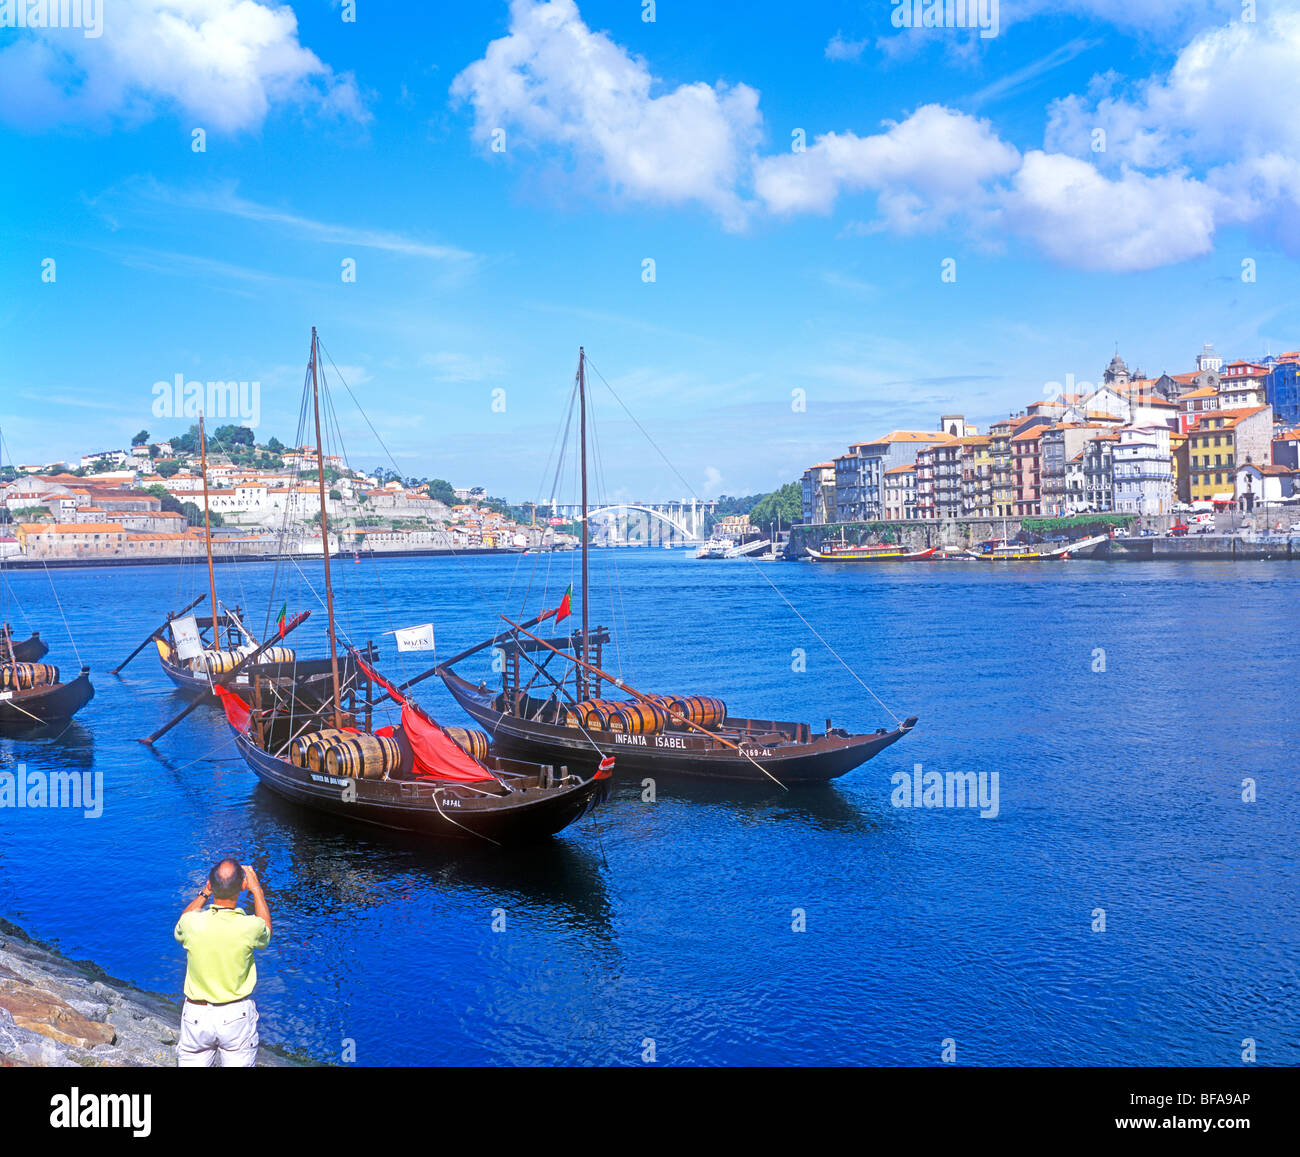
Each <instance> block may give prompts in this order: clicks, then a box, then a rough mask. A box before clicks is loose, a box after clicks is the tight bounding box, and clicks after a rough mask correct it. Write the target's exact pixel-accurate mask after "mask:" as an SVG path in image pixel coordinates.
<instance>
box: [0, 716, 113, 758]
mask: <svg viewBox="0 0 1300 1157" xmlns="http://www.w3.org/2000/svg"><path fill="white" fill-rule="evenodd" d="M94 762H95V736H94V733H93V732H91V731H90V730H88V729H87V728H86V727H85V726H84V725H83V724H81V723H78V722H77V721H76V720H75V719H74V720H72V721H71V722H66V723H57V724H52V725H50V726H48V727H44V728H39V729H35V728H34V729H33V730H32V731H31V732H24V733H23V734H22V735H21V736H19V737H15V738H12V739H5V740H0V765H5V766H12V765H14V764H19V763H26V764H28V765H29V766H31V767H40V768H46V767H49V768H60V769H64V770H68V769H74V768H75V769H77V770H89V769H90V767H91V766H92V765H93V764H94Z"/></svg>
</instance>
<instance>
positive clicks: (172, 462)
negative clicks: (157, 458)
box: [154, 458, 181, 490]
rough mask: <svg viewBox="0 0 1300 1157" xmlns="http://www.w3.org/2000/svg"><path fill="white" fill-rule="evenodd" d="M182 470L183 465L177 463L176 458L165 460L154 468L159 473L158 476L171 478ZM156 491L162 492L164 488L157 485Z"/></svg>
mask: <svg viewBox="0 0 1300 1157" xmlns="http://www.w3.org/2000/svg"><path fill="white" fill-rule="evenodd" d="M180 468H181V464H180V463H179V462H177V461H176V459H175V458H164V459H163V460H162V461H161V462H159V463H158V465H157V466H155V467H154V470H155V471H156V472H157V474H158V475H159V476H160V477H162V478H170V477H171V476H172V475H173V474H175V473H176V472H177V471H178V470H179V469H180ZM154 489H157V490H161V489H162V487H161V486H158V485H157V484H155V486H154Z"/></svg>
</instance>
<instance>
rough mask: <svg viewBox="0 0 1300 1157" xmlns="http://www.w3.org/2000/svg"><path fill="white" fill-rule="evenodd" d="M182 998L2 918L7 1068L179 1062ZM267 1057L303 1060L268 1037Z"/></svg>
mask: <svg viewBox="0 0 1300 1157" xmlns="http://www.w3.org/2000/svg"><path fill="white" fill-rule="evenodd" d="M179 1025H180V1001H179V1000H168V999H167V998H166V997H163V996H158V995H156V994H154V993H150V992H144V991H142V990H140V989H137V988H134V987H132V986H131V985H129V984H126V983H124V982H122V981H118V980H114V979H113V978H112V977H110V976H107V975H106V974H104V973H103V972H102V971H101V970H100V969H98V968H97V967H95V966H94V965H93V964H87V963H84V962H81V961H75V960H69V959H68V958H67V957H65V956H63V955H62V954H60V953H59V952H57V951H55V950H54V949H52V948H50V947H48V946H47V945H43V944H40V943H38V942H37V941H34V940H31V939H30V938H28V937H27V936H26V935H25V934H24V933H23V932H22V930H21V929H19V928H17V927H15V926H14V925H12V924H10V923H9V922H8V921H6V920H3V919H0V1068H13V1067H17V1066H24V1065H41V1066H56V1065H66V1066H72V1065H80V1066H84V1067H100V1066H115V1065H137V1066H140V1065H143V1066H158V1067H169V1066H173V1065H175V1064H176V1041H177V1036H178V1031H179ZM258 1059H259V1063H260V1064H262V1065H269V1066H279V1065H285V1064H293V1063H295V1062H294V1061H293V1060H291V1059H289V1058H287V1057H286V1056H284V1055H282V1054H280V1053H279V1052H278V1051H277V1050H275V1049H273V1048H272V1047H269V1046H268V1045H266V1043H265V1042H263V1044H262V1047H261V1049H260V1050H259V1058H258Z"/></svg>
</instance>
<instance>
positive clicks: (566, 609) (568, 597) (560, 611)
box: [555, 583, 573, 623]
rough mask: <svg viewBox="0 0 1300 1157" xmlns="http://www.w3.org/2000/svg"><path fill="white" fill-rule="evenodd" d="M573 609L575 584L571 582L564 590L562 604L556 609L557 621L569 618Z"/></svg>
mask: <svg viewBox="0 0 1300 1157" xmlns="http://www.w3.org/2000/svg"><path fill="white" fill-rule="evenodd" d="M572 609H573V584H572V583H570V584H569V589H568V590H566V591H565V592H564V598H562V599H561V600H560V605H559V606H558V607H556V609H555V621H556V622H557V623H558V622H559V621H560V620H561V619H567V618H568V617H569V613H570V611H571V610H572Z"/></svg>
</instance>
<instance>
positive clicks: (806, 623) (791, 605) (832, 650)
mask: <svg viewBox="0 0 1300 1157" xmlns="http://www.w3.org/2000/svg"><path fill="white" fill-rule="evenodd" d="M744 557H745V561H746V562H748V563H749V565H750V566H752V567H753V568H754V569H755V570H757V571H758V573H759V574H761V575H763V580H764V581H765V582H766V583H767V585H768V586H770V587H771V588H772V589H773V590H774V591H776V593H777V594H778V595H780V597H781V601H782V602H783V603H785V605H786V606H787V607H789V608H790V609H791V610H792V611H794V613H795V614H796V615H797V616H798V618H799V621H800V622H801V623H803V625H804V626H805V627H807V628H808V629H809V630H810V631H811V632H812V633H813V634H814V635H815V636H816V638H817V641H818V642H819V643H821V645H822V646H823V647H825V648H826V649H827V650H828V651H829V652H830V653H831V654H832V655H834V656H835V658H836V659H838V660H839V662H840V665H841V666H842V667H843V668H844V669H845V670H846V671H847V672H848V673H849V674H850V675H852V676H853V678H854V679H856V680H857V681H858V685H859V686H860V687H861V688H862V689H863V690H864V691H865V692H866V693H867V694H868V695H870V696H871V698H873V699H874V700H875V701H876V702H877V703H879V704H880V706H881V708H882V709H883V710H884V712H885V714H886V715H888V716H889V717H890V718H891V719H892V720H893V721H894V722H895V723H897V724H900V725H901V724H902V722H903V721H902V720H901V719H900V718H899V717H898V716H897V715H895V714H894V713H893V712H892V711H891V710H890V709H889V707H888V706H887V705H886V703H885V701H884V700H883V699H881V697H880V696H879V695H877V694H876V693H875V692H874V691H873V690H872V689H871V688H870V687H868V686H867V685H866V684H865V683H864V682H863V681H862V677H861V676H860V675H859V674H858V673H857V672H856V671H855V670H854V669H853V668H852V667H850V666H849V664H848V662H847V661H846V660H845V659H844V657H843V656H842V655H841V654H840V653H839V652H838V651H837V650H836V649H835V648H834V647H832V646H831V645H830V643H828V642H827V641H826V640H825V639H823V638H822V636H821V634H820V633H819V632H818V630H817V628H816V627H814V626H813V625H812V623H810V622H809V621H808V620H807V619H805V618H804V617H803V615H801V614H799V609H798V607H796V606H795V605H794V603H792V602H791V601H790V600H789V599H787V598H786V597H785V595H784V593H783V592H782V591H781V588H780V587H778V586H777V585H776V583H774V582H773V581H772V580H771V579H770V578H768V577H767V575H766V574H764V572H763V571H762V569H761V568H760V567H759V565H758V563H756V562H755V561H754V560H753V559H752V558H750V557H749V555H745V556H744Z"/></svg>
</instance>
